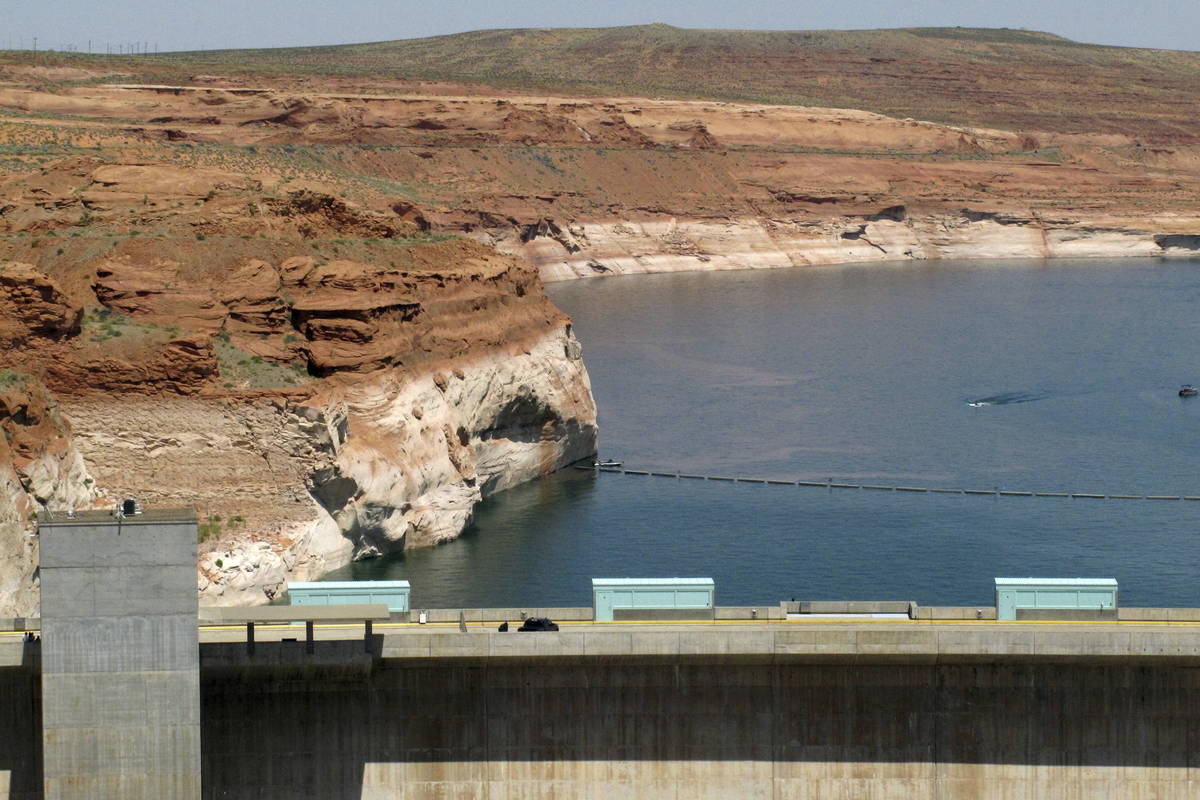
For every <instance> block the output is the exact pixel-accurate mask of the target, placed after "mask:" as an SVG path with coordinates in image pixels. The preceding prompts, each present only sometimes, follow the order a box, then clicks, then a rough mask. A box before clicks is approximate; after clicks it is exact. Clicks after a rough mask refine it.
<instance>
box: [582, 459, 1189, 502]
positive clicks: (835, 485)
mask: <svg viewBox="0 0 1200 800" xmlns="http://www.w3.org/2000/svg"><path fill="white" fill-rule="evenodd" d="M575 469H579V470H587V471H588V472H605V473H609V474H612V475H637V476H642V477H649V478H673V479H675V480H693V481H722V482H725V483H755V484H762V485H767V486H802V487H809V488H814V489H827V490H829V491H831V492H832V491H833V490H834V489H838V490H858V491H876V492H910V493H915V494H960V495H989V496H992V497H1055V498H1060V499H1068V500H1178V501H1184V500H1200V495H1179V494H1109V493H1101V492H1034V491H1027V490H1016V489H1001V488H999V487H996V488H993V489H943V488H933V487H926V486H876V485H873V484H866V483H839V482H837V481H834V480H833V479H832V478H830V479H828V480H824V481H786V480H777V479H775V478H747V477H741V476H729V475H695V474H691V473H687V472H659V471H652V470H645V469H623V468H621V467H593V466H588V465H584V464H577V465H576V466H575Z"/></svg>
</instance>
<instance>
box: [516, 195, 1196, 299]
mask: <svg viewBox="0 0 1200 800" xmlns="http://www.w3.org/2000/svg"><path fill="white" fill-rule="evenodd" d="M1179 230H1191V231H1200V217H1194V218H1185V217H1181V216H1170V217H1167V218H1157V219H1142V220H1136V219H1134V220H1130V219H1116V218H1111V217H1099V218H1093V219H1088V218H1080V217H1074V218H1057V219H1050V218H1046V217H1044V216H1039V215H1033V214H1028V215H1020V214H1000V213H993V212H984V211H979V212H973V211H969V210H964V211H963V212H962V213H960V214H927V215H909V214H908V213H906V212H905V210H904V209H903V208H893V209H884V210H881V211H880V212H879V213H877V214H873V215H865V216H859V217H843V218H835V219H828V220H823V221H818V222H809V221H797V220H778V219H762V218H742V219H737V220H728V221H726V220H720V221H713V220H703V219H679V218H676V219H668V220H659V219H655V220H643V221H634V220H617V221H606V222H581V223H576V224H566V225H562V226H558V225H554V224H546V225H543V227H542V229H541V231H539V232H538V234H537V235H534V236H532V237H529V238H528V239H527V240H525V241H522V240H520V239H518V238H516V237H509V238H501V239H500V240H499V241H498V242H497V243H496V244H497V247H498V248H499V249H501V250H503V251H505V252H509V253H512V254H513V255H517V256H519V257H522V258H524V259H527V260H528V261H530V262H531V263H534V264H536V265H537V266H538V269H539V272H540V273H541V276H542V280H543V281H547V282H552V281H562V280H574V279H579V278H594V277H609V276H614V275H635V274H647V273H656V272H684V271H702V272H703V271H717V270H744V269H778V268H787V267H804V266H817V265H831V264H850V263H869V262H889V263H890V262H905V261H926V260H936V259H1006V258H1020V259H1027V258H1028V259H1042V258H1154V257H1163V258H1172V257H1196V256H1197V255H1200V235H1196V234H1187V233H1177V232H1176V231H1179Z"/></svg>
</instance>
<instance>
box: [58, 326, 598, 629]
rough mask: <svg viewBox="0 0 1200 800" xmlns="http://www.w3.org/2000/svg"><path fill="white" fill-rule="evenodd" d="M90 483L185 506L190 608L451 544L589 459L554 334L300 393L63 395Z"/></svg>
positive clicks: (577, 390) (580, 393)
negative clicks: (191, 516) (190, 515)
mask: <svg viewBox="0 0 1200 800" xmlns="http://www.w3.org/2000/svg"><path fill="white" fill-rule="evenodd" d="M63 404H64V408H65V409H66V411H67V413H68V414H69V416H70V417H71V419H72V421H73V423H74V425H75V428H76V430H77V431H78V432H79V433H77V435H76V440H77V442H78V446H79V448H80V450H81V451H82V452H83V453H84V455H85V457H86V458H87V460H88V462H89V464H91V465H93V469H94V471H95V475H96V477H97V480H99V481H100V483H101V484H102V485H104V486H105V487H108V488H109V489H110V490H111V491H112V492H113V493H115V494H119V495H121V496H126V495H130V496H134V497H137V498H138V499H139V500H141V501H142V502H143V504H144V505H147V506H159V507H162V506H180V505H183V506H192V507H195V508H197V509H199V511H200V518H201V523H202V530H206V531H207V533H206V534H205V535H206V536H207V538H206V539H205V541H203V542H202V543H201V545H200V548H201V557H200V564H199V587H200V591H201V598H202V602H203V603H206V604H214V605H227V604H238V603H242V604H248V603H261V602H265V601H266V600H269V599H271V598H272V597H274V596H276V595H277V594H278V593H279V592H281V591H283V589H284V585H285V582H286V581H288V580H306V579H312V578H316V577H318V576H320V575H321V574H323V573H325V572H328V571H330V570H332V569H336V568H337V567H340V566H343V565H344V564H346V563H348V562H349V561H351V560H352V559H356V558H367V557H372V556H375V555H380V554H383V553H387V552H395V551H399V550H402V549H406V548H412V547H421V546H427V545H431V544H436V543H437V542H441V541H445V540H447V539H451V538H454V537H456V536H458V535H459V534H460V533H461V532H462V530H463V528H464V527H465V526H466V524H467V522H468V521H469V520H470V517H471V513H472V511H473V509H474V507H475V505H476V504H477V503H478V502H479V501H480V500H481V499H482V498H483V497H485V496H487V495H488V494H490V493H492V492H495V491H499V490H501V489H504V488H508V487H509V486H512V485H515V484H517V483H520V482H523V481H526V480H529V479H531V478H534V477H536V476H538V475H542V474H545V473H547V472H550V471H553V470H555V469H558V468H560V467H562V466H564V465H566V464H568V463H570V462H572V461H575V460H578V459H580V458H584V457H587V456H588V455H591V454H592V453H593V452H594V451H595V441H596V428H595V419H596V416H595V413H596V412H595V405H594V402H593V400H592V396H591V389H590V383H589V381H588V378H587V372H586V369H585V368H584V366H583V361H582V359H581V357H580V347H579V344H578V342H577V341H576V340H575V339H574V337H573V335H572V334H571V333H570V331H569V328H568V327H567V326H563V327H560V328H557V329H553V330H551V331H550V332H549V333H548V334H547V335H545V336H543V337H542V338H540V339H538V340H535V341H534V342H533V343H532V344H530V345H529V346H527V347H524V348H515V349H505V350H495V351H492V352H487V353H484V354H481V355H478V356H472V357H466V358H463V359H456V360H450V361H442V362H438V363H437V364H430V365H428V366H427V367H426V368H419V369H412V370H383V371H379V372H377V373H373V374H371V375H370V376H366V377H363V378H360V379H357V380H355V381H351V382H347V383H345V384H343V385H339V386H333V387H326V388H325V389H324V390H322V391H320V392H318V393H317V394H314V395H311V396H296V397H291V398H288V397H269V396H263V397H241V398H230V397H226V398H216V397H203V396H198V397H185V396H178V395H174V396H158V397H145V396H128V397H124V398H120V397H113V396H109V395H99V396H78V397H70V398H64V400H63Z"/></svg>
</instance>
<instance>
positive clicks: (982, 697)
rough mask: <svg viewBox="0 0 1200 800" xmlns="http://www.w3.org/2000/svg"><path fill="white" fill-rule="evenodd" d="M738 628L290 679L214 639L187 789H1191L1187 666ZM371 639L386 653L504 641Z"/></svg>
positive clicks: (969, 793) (259, 655)
mask: <svg viewBox="0 0 1200 800" xmlns="http://www.w3.org/2000/svg"><path fill="white" fill-rule="evenodd" d="M997 632H999V631H997ZM896 633H901V632H900V631H896ZM1009 633H1014V631H1009ZM1041 633H1042V632H1038V634H1035V636H1038V635H1041ZM573 635H574V634H573ZM601 635H603V634H601ZM607 635H616V634H607ZM642 635H643V636H647V637H654V636H655V634H642ZM709 635H711V636H714V637H721V635H720V634H709ZM739 635H740V636H743V637H745V636H748V635H749V636H753V635H754V634H748V633H740V634H739V633H738V632H729V633H726V634H725V635H724V637H723V638H724V643H723V644H724V646H723V647H721V648H719V649H722V650H723V651H724V652H722V653H713V652H708V653H695V654H669V655H658V656H655V655H653V654H648V653H643V654H642V655H630V654H624V655H607V656H606V655H594V656H579V655H571V654H567V653H563V652H561V651H559V652H557V653H554V654H551V653H549V650H552V649H554V646H553V644H551V643H552V642H553V637H554V636H555V634H510V635H508V636H509V638H510V639H511V640H513V641H516V642H520V643H522V644H523V645H524V646H527V647H531V648H532V647H533V645H532V644H531V643H532V642H534V641H535V640H537V639H538V637H544V638H543V641H545V642H546V648H547V654H546V655H543V656H540V657H539V656H532V655H526V656H521V657H513V658H496V657H488V658H481V657H478V656H477V655H476V656H471V655H467V654H466V653H467V650H466V649H462V650H460V651H459V652H460V654H461V655H460V656H458V657H453V656H451V657H438V656H436V655H434V654H430V655H428V656H424V657H421V656H417V657H402V658H388V657H383V658H380V659H377V660H373V661H372V662H370V664H369V666H368V665H367V662H364V661H362V660H361V659H359V660H358V661H357V662H356V663H354V664H351V663H349V662H346V667H345V668H341V667H338V666H337V661H336V659H330V658H328V657H327V658H325V659H324V660H323V661H322V659H321V658H320V650H318V653H317V658H316V661H315V662H312V663H310V664H308V665H307V666H306V665H305V663H304V662H303V660H302V659H299V658H297V657H295V656H293V655H291V652H293V651H295V650H296V643H290V642H283V643H280V644H278V645H276V647H277V648H278V649H276V650H272V649H271V647H270V646H266V645H264V644H263V643H259V645H258V650H257V652H256V655H255V659H256V660H258V664H257V665H256V664H252V663H251V662H250V661H249V660H248V659H245V658H242V657H241V655H240V649H239V648H237V646H236V645H232V646H231V645H224V646H221V647H223V648H224V652H213V653H212V655H211V657H210V658H209V659H207V661H208V662H210V663H211V664H214V665H216V664H219V665H220V667H219V668H218V669H216V670H215V671H213V672H206V673H205V678H204V682H203V688H202V704H203V714H202V720H203V741H204V755H203V770H204V781H203V783H204V796H205V797H209V798H214V799H215V798H279V799H280V800H282V799H283V798H292V797H299V796H310V797H321V798H336V799H337V800H344V799H346V798H356V799H357V798H364V799H375V798H380V799H381V798H413V799H414V800H415V799H416V798H489V799H490V800H499V799H501V798H505V799H507V798H511V799H512V800H530V799H531V798H568V797H574V798H610V797H611V798H647V800H649V798H656V799H657V798H681V799H682V798H763V800H768V799H770V800H790V799H793V798H795V799H797V800H798V799H799V798H820V799H822V800H824V799H826V798H840V799H846V800H849V799H850V798H855V799H857V798H871V799H872V800H893V799H894V800H912V798H930V799H931V800H932V799H933V798H937V800H952V799H958V798H961V799H962V800H967V799H968V798H970V799H971V800H978V798H994V800H1024V798H1031V797H1038V798H1063V799H1064V800H1067V799H1068V798H1070V800H1077V799H1079V798H1090V797H1096V798H1114V797H1122V798H1181V800H1182V798H1189V797H1197V796H1200V750H1198V749H1197V747H1196V745H1197V744H1198V743H1200V704H1197V703H1196V702H1195V700H1194V698H1195V697H1196V696H1197V690H1198V689H1200V674H1197V670H1196V669H1195V663H1194V661H1195V659H1194V657H1191V658H1185V659H1183V660H1181V661H1169V660H1155V659H1150V660H1139V659H1132V658H1130V659H1123V660H1122V659H1112V658H1104V657H1101V658H1091V657H1059V658H1052V659H1046V658H1043V657H1039V656H1036V655H1034V656H1028V657H1026V656H1021V655H1014V654H1011V653H1010V654H1008V655H1006V656H1004V657H1002V658H995V657H986V656H985V657H982V658H979V657H977V658H976V660H975V661H972V660H971V659H967V658H963V659H953V660H946V661H941V662H939V661H937V660H930V659H928V658H926V657H924V656H922V655H920V654H907V655H906V654H905V653H903V651H901V650H899V649H896V648H893V649H892V650H891V651H890V652H884V651H879V652H877V653H876V654H875V655H874V656H871V657H864V656H861V655H860V656H857V657H854V658H846V657H844V656H836V655H835V656H820V657H813V656H812V654H808V655H801V656H798V657H792V658H781V657H779V656H778V655H776V656H770V657H768V656H764V655H763V654H754V653H753V652H751V651H753V650H754V648H753V647H748V648H746V652H742V653H739V652H738V651H737V648H736V643H737V641H738V639H737V637H738V636H739ZM1045 635H1046V637H1047V638H1050V637H1051V636H1052V634H1051V633H1050V631H1045ZM668 636H669V635H668ZM380 638H381V640H384V643H383V644H381V645H380V646H381V650H382V651H383V652H384V653H385V654H386V653H387V652H388V651H389V650H391V651H392V652H395V650H394V648H390V647H388V645H387V643H386V642H388V641H391V640H392V639H411V640H417V639H427V638H433V639H435V640H436V639H441V640H442V645H441V646H442V647H445V646H448V645H449V644H450V640H452V639H455V638H458V639H459V641H460V642H463V644H464V645H466V644H467V641H466V640H474V643H475V644H476V645H478V644H479V643H480V642H481V641H484V640H491V641H492V642H493V643H494V642H496V641H502V640H503V638H504V637H503V636H500V635H494V634H493V635H480V634H436V635H434V636H432V637H415V636H395V637H393V636H387V637H380ZM652 640H653V639H652V638H651V639H644V640H643V643H644V644H643V649H644V647H645V643H646V642H650V641H652ZM414 643H415V642H414ZM301 646H302V645H301ZM432 646H433V647H434V648H437V647H439V645H438V644H437V643H436V642H435V643H434V644H433V645H432ZM289 648H290V649H291V651H289ZM1193 652H1194V651H1193Z"/></svg>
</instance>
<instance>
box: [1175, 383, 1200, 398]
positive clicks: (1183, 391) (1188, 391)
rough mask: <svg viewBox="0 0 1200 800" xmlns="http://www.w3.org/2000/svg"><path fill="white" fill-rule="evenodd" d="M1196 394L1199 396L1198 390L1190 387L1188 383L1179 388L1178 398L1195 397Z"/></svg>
mask: <svg viewBox="0 0 1200 800" xmlns="http://www.w3.org/2000/svg"><path fill="white" fill-rule="evenodd" d="M1198 394H1200V389H1197V388H1196V387H1195V386H1192V385H1191V384H1190V383H1185V384H1184V385H1183V386H1180V387H1179V396H1180V397H1195V396H1196V395H1198Z"/></svg>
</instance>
